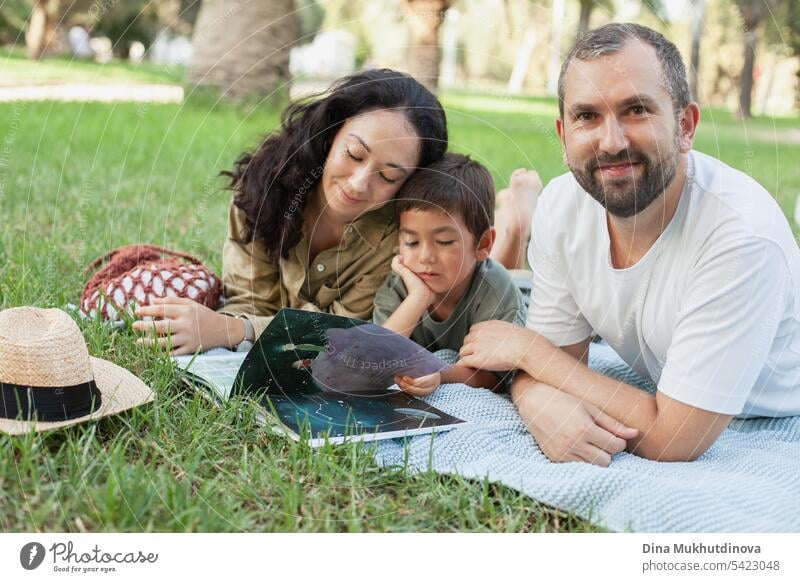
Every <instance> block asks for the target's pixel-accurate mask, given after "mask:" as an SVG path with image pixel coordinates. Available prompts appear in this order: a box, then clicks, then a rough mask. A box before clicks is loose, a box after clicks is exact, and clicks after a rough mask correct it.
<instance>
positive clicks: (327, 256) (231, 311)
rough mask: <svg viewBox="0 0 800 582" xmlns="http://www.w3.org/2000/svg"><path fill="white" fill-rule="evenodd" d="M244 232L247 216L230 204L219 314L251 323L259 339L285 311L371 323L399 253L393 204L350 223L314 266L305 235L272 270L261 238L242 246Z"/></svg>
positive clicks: (223, 257)
mask: <svg viewBox="0 0 800 582" xmlns="http://www.w3.org/2000/svg"><path fill="white" fill-rule="evenodd" d="M244 228H245V216H244V211H242V210H241V209H240V208H238V207H237V206H235V205H234V204H231V207H230V211H229V217H228V236H227V238H226V240H225V244H224V246H223V249H222V284H223V293H224V296H225V303H224V305H223V307H222V308H221V309H220V310H219V311H220V312H221V313H225V314H228V315H241V316H244V317H246V318H247V319H249V320H250V321H251V322H252V323H253V328H254V331H255V336H256V337H258V336H259V335H260V334H261V332H262V331H264V329H266V327H267V326H268V325H269V323H270V321H272V317H273V316H274V315H275V314H276V313H277V312H278V311H280V309H281V308H282V307H293V308H297V309H306V310H309V311H324V312H327V313H333V314H336V315H345V316H348V317H357V318H359V319H366V320H369V319H371V318H372V309H373V299H374V297H375V292H376V290H377V289H378V287H380V285H381V283H383V281H384V279H386V276H387V275H388V274H389V272H390V271H391V262H392V257H393V256H394V255H395V254H396V253H397V249H398V247H397V226H396V224H395V221H394V209H393V206H392V205H390V204H387V205H386V206H384V207H383V208H380V209H378V210H374V211H372V212H370V213H367V214H365V215H363V216H362V217H360V218H359V219H358V220H356V221H354V222H352V223H350V224H349V225H348V226H347V227H346V228H345V233H344V237H343V238H342V241H341V243H340V245H339V247H338V248H331V249H326V250H324V251H321V252H320V253H319V254H318V255H317V256H316V257H314V260H313V262H311V263H310V264H309V258H310V257H309V240H308V237H307V236H303V238H302V239H301V240H300V242H299V243H298V244H297V245H296V246H295V247H294V248H292V249H291V250H289V254H288V257H287V258H285V259H284V258H281V259H280V262H279V264H278V265H274V264H272V263H270V262H269V261H268V260H267V255H266V251H265V249H264V244H263V242H261V241H259V240H258V239H257V238H256V239H253V240H252V241H251V242H249V243H247V244H242V243H240V242H239V239H240V238H241V235H242V233H243V232H244Z"/></svg>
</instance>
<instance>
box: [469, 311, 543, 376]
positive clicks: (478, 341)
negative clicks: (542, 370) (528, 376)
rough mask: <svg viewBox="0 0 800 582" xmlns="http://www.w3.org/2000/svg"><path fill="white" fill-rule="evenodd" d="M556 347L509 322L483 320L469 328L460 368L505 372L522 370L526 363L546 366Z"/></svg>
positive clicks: (534, 333) (537, 335)
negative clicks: (532, 362) (533, 362)
mask: <svg viewBox="0 0 800 582" xmlns="http://www.w3.org/2000/svg"><path fill="white" fill-rule="evenodd" d="M556 349H557V348H555V347H553V345H552V344H551V343H550V342H548V341H547V340H546V339H545V338H543V337H542V336H540V335H539V334H537V333H536V332H534V331H531V330H529V329H526V328H524V327H520V326H518V325H514V324H513V323H509V322H507V321H483V322H481V323H476V324H475V325H473V326H472V327H471V328H470V329H469V333H468V334H467V337H465V338H464V344H463V345H462V346H461V350H460V351H459V355H460V356H461V358H460V359H459V360H458V364H459V365H460V366H467V367H470V368H477V369H480V370H490V371H492V372H505V371H507V370H515V369H521V368H523V364H524V361H525V360H529V361H535V362H537V364H544V363H546V362H547V360H548V359H549V355H550V354H551V353H552V351H553V350H556Z"/></svg>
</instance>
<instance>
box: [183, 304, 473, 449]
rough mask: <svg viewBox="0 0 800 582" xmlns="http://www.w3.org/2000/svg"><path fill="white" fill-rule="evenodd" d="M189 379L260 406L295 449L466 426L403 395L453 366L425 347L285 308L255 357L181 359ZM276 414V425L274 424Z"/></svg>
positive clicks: (356, 323)
mask: <svg viewBox="0 0 800 582" xmlns="http://www.w3.org/2000/svg"><path fill="white" fill-rule="evenodd" d="M173 359H174V360H175V362H176V363H177V364H178V366H179V367H180V368H181V370H182V373H183V376H184V380H185V381H186V382H187V383H189V384H190V385H192V386H195V387H198V388H200V389H203V390H205V391H206V393H207V394H209V395H210V396H212V397H214V398H218V399H220V400H227V399H228V398H231V397H235V396H246V397H250V398H254V399H256V400H257V401H258V402H259V404H260V405H261V408H262V409H263V414H262V415H260V421H261V422H264V423H267V422H269V420H270V418H272V419H274V420H277V423H274V424H275V425H276V427H277V428H278V429H279V430H280V431H281V432H283V433H285V434H287V435H288V436H290V437H291V438H293V439H295V440H299V438H300V435H301V434H302V435H307V438H308V442H309V444H310V445H311V446H319V445H321V444H323V443H324V442H326V441H327V442H330V443H334V444H335V443H341V442H345V441H366V440H376V439H387V438H396V437H402V436H411V435H416V434H424V433H430V432H434V431H437V432H438V431H444V430H449V429H451V428H454V427H456V426H458V425H460V424H463V423H464V421H463V420H461V419H458V418H455V417H453V416H450V415H449V414H447V413H445V412H442V411H441V410H438V409H436V408H433V407H432V406H430V405H428V404H426V403H425V402H423V401H422V400H419V399H417V398H414V397H412V396H409V395H408V394H406V393H404V392H401V391H399V390H397V388H396V386H394V380H393V378H394V377H395V376H397V375H407V376H411V377H419V376H426V375H428V374H432V373H434V372H438V371H442V370H444V369H445V368H447V365H446V364H444V363H443V362H442V361H441V360H439V359H438V358H437V357H436V356H434V355H433V354H431V353H430V352H428V351H427V350H426V349H425V348H423V347H422V346H419V345H417V344H416V343H414V342H412V341H411V340H409V339H407V338H405V337H403V336H401V335H399V334H396V333H394V332H391V331H389V330H387V329H384V328H382V327H378V326H376V325H373V324H372V323H369V322H366V321H362V320H359V319H352V318H348V317H341V316H338V315H330V314H327V313H318V312H312V311H302V310H299V309H282V310H281V311H280V312H279V313H278V314H277V315H276V316H275V318H274V319H273V320H272V322H271V323H270V324H269V326H268V327H267V329H266V330H264V332H263V333H262V334H261V336H259V338H258V340H257V341H256V343H255V344H254V345H253V347H252V348H251V350H250V351H249V352H247V353H236V352H231V353H229V354H225V355H218V356H217V355H198V356H175V357H173ZM268 415H269V416H268Z"/></svg>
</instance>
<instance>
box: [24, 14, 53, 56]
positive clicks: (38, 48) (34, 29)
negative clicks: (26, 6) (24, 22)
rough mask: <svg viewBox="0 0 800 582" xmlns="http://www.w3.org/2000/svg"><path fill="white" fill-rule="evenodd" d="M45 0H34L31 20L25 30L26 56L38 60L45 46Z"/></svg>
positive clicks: (46, 22)
mask: <svg viewBox="0 0 800 582" xmlns="http://www.w3.org/2000/svg"><path fill="white" fill-rule="evenodd" d="M49 28H50V22H49V15H48V14H47V0H35V2H34V3H33V10H32V11H31V21H30V24H29V25H28V30H27V31H26V32H25V44H26V45H27V47H28V58H29V59H34V60H37V61H38V60H39V59H41V58H42V55H43V54H44V50H45V48H47V37H48V29H49Z"/></svg>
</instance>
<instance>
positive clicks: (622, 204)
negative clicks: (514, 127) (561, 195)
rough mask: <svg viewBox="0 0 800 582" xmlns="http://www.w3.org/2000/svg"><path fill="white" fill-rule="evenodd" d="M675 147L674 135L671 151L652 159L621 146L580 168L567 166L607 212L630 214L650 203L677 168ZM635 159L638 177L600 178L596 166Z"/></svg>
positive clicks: (619, 215)
mask: <svg viewBox="0 0 800 582" xmlns="http://www.w3.org/2000/svg"><path fill="white" fill-rule="evenodd" d="M679 151H680V150H679V148H678V136H677V135H676V136H675V142H674V144H673V149H672V151H669V152H664V156H663V157H659V158H658V159H655V160H654V159H652V158H650V157H649V156H648V155H647V154H645V153H643V152H639V151H636V150H633V149H625V150H622V151H621V152H619V153H618V154H615V155H613V156H611V155H605V154H601V155H598V156H597V157H596V158H595V159H594V160H592V161H591V162H589V163H587V164H586V165H585V166H584V167H583V168H577V167H573V166H572V164H570V170H572V174H573V175H574V176H575V179H576V180H577V181H578V184H580V185H581V188H583V189H584V190H586V191H587V192H588V193H589V194H590V195H591V196H592V198H594V199H595V200H597V201H598V202H599V203H600V204H601V205H602V206H603V207H604V208H605V209H606V210H607V211H608V213H609V214H611V215H613V216H616V217H618V218H630V217H631V216H634V215H636V214H639V213H640V212H642V211H643V210H644V209H645V208H647V207H648V206H650V205H651V204H652V203H653V201H654V200H656V199H657V198H658V197H659V196H661V194H662V193H663V192H664V190H666V188H667V186H669V185H670V183H671V182H672V180H673V178H675V173H676V171H677V169H678V156H679ZM668 156H669V157H668ZM636 163H638V164H641V166H642V173H641V178H634V177H633V175H629V176H626V177H624V178H621V179H613V178H606V179H603V178H602V177H600V176H599V168H600V166H606V165H614V164H636Z"/></svg>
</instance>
